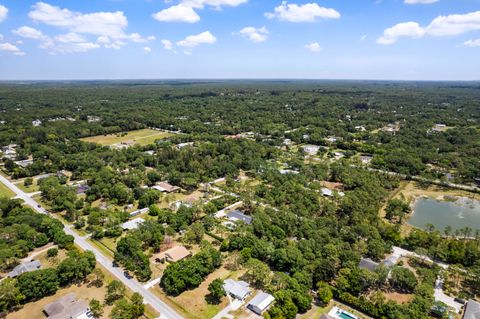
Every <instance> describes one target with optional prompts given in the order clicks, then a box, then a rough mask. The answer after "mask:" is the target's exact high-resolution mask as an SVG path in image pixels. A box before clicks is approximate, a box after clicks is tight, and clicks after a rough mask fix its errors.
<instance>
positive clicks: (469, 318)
mask: <svg viewBox="0 0 480 319" xmlns="http://www.w3.org/2000/svg"><path fill="white" fill-rule="evenodd" d="M462 319H480V302H478V301H475V300H469V301H468V302H467V305H466V306H465V311H464V312H463V317H462Z"/></svg>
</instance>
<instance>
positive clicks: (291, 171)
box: [278, 169, 299, 175]
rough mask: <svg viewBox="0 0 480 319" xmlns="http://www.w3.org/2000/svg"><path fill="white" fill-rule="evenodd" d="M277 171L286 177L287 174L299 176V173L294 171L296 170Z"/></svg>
mask: <svg viewBox="0 0 480 319" xmlns="http://www.w3.org/2000/svg"><path fill="white" fill-rule="evenodd" d="M278 171H279V172H280V174H282V175H288V174H294V175H297V174H299V171H296V170H293V169H279V170H278Z"/></svg>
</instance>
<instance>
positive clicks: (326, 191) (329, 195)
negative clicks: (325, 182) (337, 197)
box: [322, 187, 333, 197]
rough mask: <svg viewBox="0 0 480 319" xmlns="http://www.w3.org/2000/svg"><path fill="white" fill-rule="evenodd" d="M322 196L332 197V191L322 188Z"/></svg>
mask: <svg viewBox="0 0 480 319" xmlns="http://www.w3.org/2000/svg"><path fill="white" fill-rule="evenodd" d="M322 195H323V196H327V197H332V196H333V191H332V190H331V189H329V188H326V187H322Z"/></svg>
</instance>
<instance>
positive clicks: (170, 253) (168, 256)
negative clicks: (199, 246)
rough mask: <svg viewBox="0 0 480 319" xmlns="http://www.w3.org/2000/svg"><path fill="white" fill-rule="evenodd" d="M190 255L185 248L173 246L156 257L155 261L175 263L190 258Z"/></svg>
mask: <svg viewBox="0 0 480 319" xmlns="http://www.w3.org/2000/svg"><path fill="white" fill-rule="evenodd" d="M191 255H192V253H190V251H188V249H187V248H185V247H183V246H175V247H173V248H170V249H168V250H166V251H164V252H162V253H160V254H159V255H158V257H157V258H155V260H156V261H159V262H161V261H168V262H177V261H180V260H182V259H185V258H187V257H190V256H191Z"/></svg>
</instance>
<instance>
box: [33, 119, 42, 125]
mask: <svg viewBox="0 0 480 319" xmlns="http://www.w3.org/2000/svg"><path fill="white" fill-rule="evenodd" d="M32 125H33V126H40V125H42V121H40V120H33V121H32Z"/></svg>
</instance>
